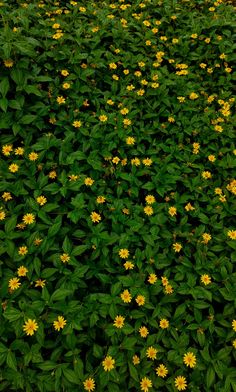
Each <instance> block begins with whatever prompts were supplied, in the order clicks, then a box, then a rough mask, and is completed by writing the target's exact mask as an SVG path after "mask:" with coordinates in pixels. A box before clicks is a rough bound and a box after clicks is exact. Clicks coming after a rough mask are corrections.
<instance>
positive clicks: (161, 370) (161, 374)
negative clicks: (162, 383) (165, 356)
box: [156, 363, 168, 378]
mask: <svg viewBox="0 0 236 392" xmlns="http://www.w3.org/2000/svg"><path fill="white" fill-rule="evenodd" d="M156 374H157V375H158V376H159V377H162V378H164V377H166V376H167V374H168V369H167V368H166V367H165V365H163V363H161V364H160V365H159V366H158V367H157V368H156Z"/></svg>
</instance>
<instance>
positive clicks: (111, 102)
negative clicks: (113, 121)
mask: <svg viewBox="0 0 236 392" xmlns="http://www.w3.org/2000/svg"><path fill="white" fill-rule="evenodd" d="M114 103H115V102H114V101H112V99H108V100H107V104H108V105H114Z"/></svg>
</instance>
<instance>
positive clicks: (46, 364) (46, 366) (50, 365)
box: [37, 361, 57, 371]
mask: <svg viewBox="0 0 236 392" xmlns="http://www.w3.org/2000/svg"><path fill="white" fill-rule="evenodd" d="M56 366H57V364H56V363H54V362H52V361H44V362H43V363H37V367H38V368H39V369H41V370H46V371H47V370H52V369H55V368H56Z"/></svg>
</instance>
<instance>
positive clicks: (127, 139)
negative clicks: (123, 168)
mask: <svg viewBox="0 0 236 392" xmlns="http://www.w3.org/2000/svg"><path fill="white" fill-rule="evenodd" d="M126 144H128V145H130V146H133V145H134V144H135V138H134V137H131V136H128V137H127V138H126Z"/></svg>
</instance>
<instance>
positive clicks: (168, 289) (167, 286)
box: [165, 284, 174, 294]
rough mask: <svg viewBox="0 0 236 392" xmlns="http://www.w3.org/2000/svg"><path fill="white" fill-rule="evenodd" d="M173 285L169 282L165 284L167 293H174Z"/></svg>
mask: <svg viewBox="0 0 236 392" xmlns="http://www.w3.org/2000/svg"><path fill="white" fill-rule="evenodd" d="M173 291H174V290H173V287H172V286H171V285H170V284H167V285H166V286H165V294H172V293H173Z"/></svg>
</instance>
